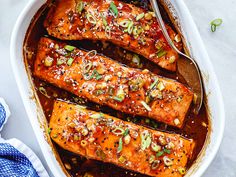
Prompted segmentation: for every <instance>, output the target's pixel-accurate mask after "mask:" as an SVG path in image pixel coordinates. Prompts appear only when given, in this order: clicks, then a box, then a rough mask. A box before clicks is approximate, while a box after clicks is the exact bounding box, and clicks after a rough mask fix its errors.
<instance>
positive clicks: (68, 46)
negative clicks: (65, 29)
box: [64, 45, 75, 52]
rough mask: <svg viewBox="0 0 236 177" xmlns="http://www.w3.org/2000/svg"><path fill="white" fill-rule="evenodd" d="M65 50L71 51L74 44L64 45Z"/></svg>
mask: <svg viewBox="0 0 236 177" xmlns="http://www.w3.org/2000/svg"><path fill="white" fill-rule="evenodd" d="M64 48H65V49H66V50H67V51H69V52H72V51H73V50H74V49H75V47H74V46H71V45H65V47H64Z"/></svg>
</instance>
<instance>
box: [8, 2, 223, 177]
mask: <svg viewBox="0 0 236 177" xmlns="http://www.w3.org/2000/svg"><path fill="white" fill-rule="evenodd" d="M45 2H46V0H31V1H30V2H29V3H28V4H27V6H26V7H25V9H24V10H23V11H22V13H21V15H20V16H19V18H18V20H17V22H16V25H15V27H14V30H13V33H12V38H11V46H10V52H11V64H12V68H13V71H14V74H15V79H16V82H17V85H18V88H19V90H20V94H21V97H22V99H23V102H24V106H25V109H26V112H27V114H28V118H29V120H30V122H31V125H32V127H33V130H34V133H35V135H36V137H37V140H38V142H39V145H40V148H41V150H42V152H43V155H44V157H45V160H46V162H47V164H48V166H49V169H50V170H51V172H52V174H53V175H54V176H56V177H62V176H66V172H65V170H64V169H63V167H62V165H60V160H59V158H58V156H57V155H56V151H55V150H54V149H53V146H51V141H50V138H49V136H48V134H47V133H45V132H47V122H46V118H45V116H44V114H43V111H42V109H41V106H40V103H39V100H38V99H37V94H36V92H35V90H34V86H33V85H32V84H33V82H32V78H31V76H30V74H29V70H28V69H27V68H26V67H25V63H24V58H23V50H24V48H23V43H24V38H25V35H26V31H27V29H28V27H29V24H30V22H31V20H32V18H33V17H34V15H35V14H36V12H37V11H38V10H39V8H40V7H41V6H42V5H43V4H44V3H45ZM162 3H163V4H164V5H165V7H167V9H168V11H169V13H170V14H171V16H172V20H173V21H174V24H175V25H176V27H177V28H178V29H179V30H180V32H181V33H182V34H183V36H184V39H185V42H186V44H185V45H186V48H187V49H188V51H189V52H190V54H191V55H192V56H193V57H194V58H196V60H197V63H198V64H199V67H200V70H201V73H202V76H203V82H204V89H205V93H206V95H207V99H206V100H207V107H208V112H209V114H210V116H209V117H210V124H211V129H210V130H209V133H208V137H207V140H206V142H205V145H204V147H203V149H202V151H201V153H200V154H199V156H198V158H197V160H196V162H195V163H194V164H193V165H192V166H191V168H190V169H189V170H188V172H187V174H186V176H191V177H199V176H201V175H202V174H203V173H204V171H205V170H206V169H207V167H208V166H209V165H210V163H211V162H212V160H213V159H214V157H215V155H216V153H217V151H218V149H219V146H220V143H221V140H222V137H223V132H224V121H225V114H224V106H223V102H222V96H221V92H220V88H219V85H218V82H217V78H216V75H215V73H214V70H213V67H212V64H211V61H210V59H209V57H208V54H207V51H206V49H205V47H204V45H203V42H202V40H201V37H200V35H199V33H198V30H197V28H196V25H195V23H194V21H193V19H192V17H191V15H190V12H189V10H188V9H187V7H186V5H185V4H184V2H183V1H182V0H163V1H162Z"/></svg>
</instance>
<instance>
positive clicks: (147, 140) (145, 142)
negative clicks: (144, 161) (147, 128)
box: [141, 132, 152, 150]
mask: <svg viewBox="0 0 236 177" xmlns="http://www.w3.org/2000/svg"><path fill="white" fill-rule="evenodd" d="M151 142H152V139H151V136H150V134H149V133H148V132H143V133H142V134H141V149H142V150H145V149H146V148H149V146H150V145H151Z"/></svg>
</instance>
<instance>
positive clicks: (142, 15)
mask: <svg viewBox="0 0 236 177" xmlns="http://www.w3.org/2000/svg"><path fill="white" fill-rule="evenodd" d="M143 17H144V13H141V14H138V15H137V16H136V20H137V21H139V20H140V19H142V18H143Z"/></svg>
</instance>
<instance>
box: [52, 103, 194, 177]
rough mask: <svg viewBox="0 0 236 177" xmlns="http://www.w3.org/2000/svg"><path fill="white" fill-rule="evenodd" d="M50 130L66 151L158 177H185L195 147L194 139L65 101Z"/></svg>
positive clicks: (55, 111)
mask: <svg viewBox="0 0 236 177" xmlns="http://www.w3.org/2000/svg"><path fill="white" fill-rule="evenodd" d="M49 128H50V136H51V138H52V140H53V141H54V142H55V143H56V144H58V145H59V146H61V147H62V148H63V149H65V150H68V151H70V152H73V153H76V154H78V155H81V156H84V157H86V158H88V159H94V160H99V161H103V162H106V163H112V164H115V165H117V166H120V167H122V168H125V169H128V170H132V171H135V172H139V173H142V174H146V175H149V176H156V177H162V176H165V177H181V176H183V175H184V174H185V171H186V164H187V162H188V160H189V159H191V156H192V153H193V149H194V146H195V143H194V141H193V140H192V139H185V138H183V137H181V136H180V135H177V134H169V133H164V132H160V131H155V130H152V129H148V128H145V127H142V126H139V125H136V124H133V123H131V122H125V121H122V120H120V119H117V118H115V117H112V116H109V115H106V114H102V113H98V112H94V111H91V110H88V109H86V108H85V107H82V106H79V105H74V104H70V103H67V102H62V101H56V102H55V103H54V108H53V112H52V116H51V119H50V123H49Z"/></svg>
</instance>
